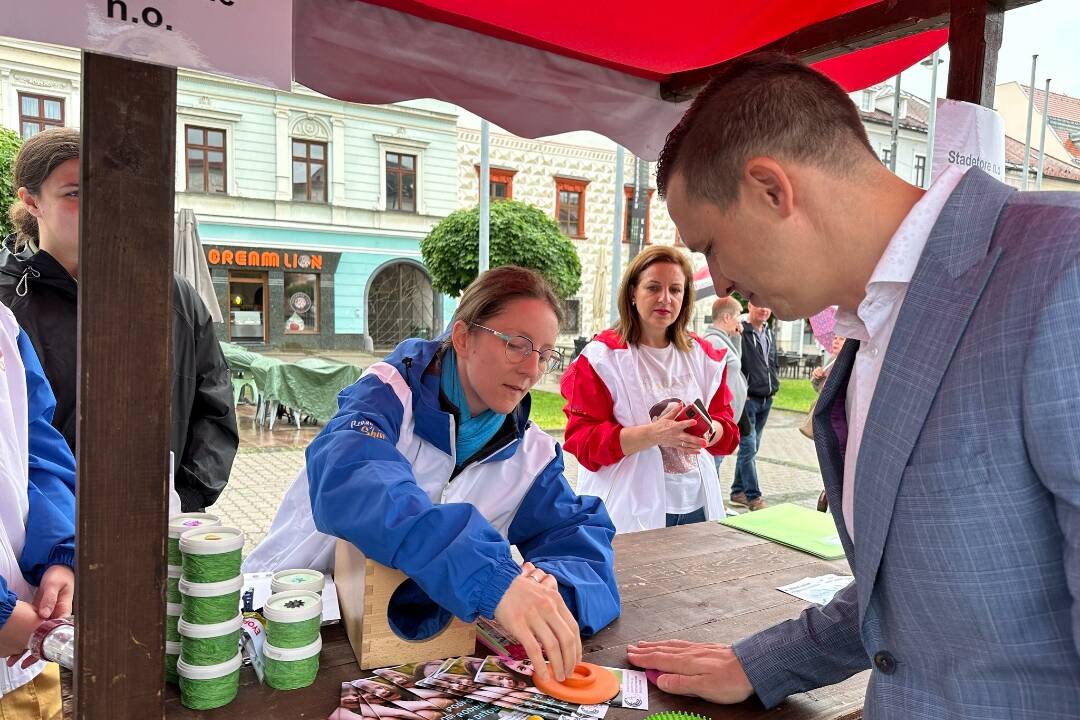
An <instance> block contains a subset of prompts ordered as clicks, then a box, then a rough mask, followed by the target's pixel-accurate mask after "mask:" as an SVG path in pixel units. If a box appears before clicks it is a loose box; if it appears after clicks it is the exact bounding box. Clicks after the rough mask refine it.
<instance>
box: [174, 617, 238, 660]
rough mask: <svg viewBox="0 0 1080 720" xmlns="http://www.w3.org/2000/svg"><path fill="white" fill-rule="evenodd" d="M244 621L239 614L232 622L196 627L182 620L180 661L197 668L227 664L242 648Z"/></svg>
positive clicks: (180, 627)
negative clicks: (241, 626) (241, 635)
mask: <svg viewBox="0 0 1080 720" xmlns="http://www.w3.org/2000/svg"><path fill="white" fill-rule="evenodd" d="M243 621H244V618H243V616H242V615H240V614H239V613H237V614H236V617H234V618H233V619H232V620H229V621H226V622H222V623H215V624H213V625H196V624H194V623H189V622H188V621H186V620H181V621H180V624H179V630H180V659H181V660H183V661H184V662H185V663H187V664H188V665H196V666H204V665H217V664H219V663H223V662H225V661H226V660H228V659H229V658H231V657H232V656H233V655H235V654H236V652H237V650H238V649H239V647H240V624H241V623H242V622H243Z"/></svg>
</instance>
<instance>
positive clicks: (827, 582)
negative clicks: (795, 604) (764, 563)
mask: <svg viewBox="0 0 1080 720" xmlns="http://www.w3.org/2000/svg"><path fill="white" fill-rule="evenodd" d="M854 579H855V578H853V577H851V576H850V575H832V574H829V575H820V576H818V577H808V578H803V579H802V580H799V581H797V582H793V583H791V584H790V585H784V586H783V587H778V588H776V589H777V590H779V591H781V592H785V593H787V594H788V595H794V596H795V597H797V598H799V599H800V600H805V601H807V602H812V603H817V604H818V605H826V604H828V602H829V601H830V600H832V599H833V596H834V595H836V593H838V592H840V591H841V590H843V589H844V588H846V587H847V586H848V585H850V584H851V581H852V580H854Z"/></svg>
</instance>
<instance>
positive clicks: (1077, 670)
mask: <svg viewBox="0 0 1080 720" xmlns="http://www.w3.org/2000/svg"><path fill="white" fill-rule="evenodd" d="M657 176H658V187H659V190H660V193H661V195H665V194H666V197H667V200H668V209H669V211H670V213H671V216H672V218H673V219H674V220H675V222H676V224H677V225H678V227H679V231H680V234H681V235H682V237H683V240H684V241H685V243H686V245H687V246H688V247H690V248H691V249H692V250H696V251H700V252H704V253H705V254H706V255H707V257H708V261H709V265H710V269H711V271H712V276H713V281H714V284H715V286H716V289H717V291H718V292H724V291H729V292H730V291H732V290H739V291H740V292H741V293H742V294H743V295H744V296H749V298H751V299H753V300H754V301H755V302H760V303H762V304H765V305H768V306H770V307H772V308H773V310H774V311H775V312H776V313H777V315H778V316H780V317H781V318H787V319H794V318H799V317H808V316H810V315H813V314H814V313H816V312H818V311H820V310H821V309H822V308H824V307H826V306H828V305H838V306H839V312H838V318H837V324H838V327H837V332H838V333H840V334H843V335H845V336H846V337H848V338H849V339H848V341H847V343H846V344H845V345H844V348H843V350H842V351H841V353H840V355H839V357H838V358H837V360H836V364H835V365H834V366H833V369H832V372H831V374H830V377H829V379H828V381H827V382H826V384H825V387H824V389H823V391H822V394H821V396H820V399H819V401H818V404H817V411H816V414H815V418H814V435H815V442H816V443H817V450H818V458H819V460H820V464H821V469H822V474H823V476H824V480H825V488H826V492H827V493H828V497H829V507H830V510H831V512H832V514H833V517H834V519H835V521H836V524H837V527H838V528H839V531H840V538H841V541H842V542H843V545H844V550H845V551H846V553H847V557H848V561H849V563H850V564H851V567H852V569H853V573H854V576H855V580H854V582H853V583H852V584H851V585H850V586H848V587H847V588H846V589H844V590H843V591H841V592H840V593H838V594H837V596H836V597H835V598H834V599H833V601H832V602H830V603H829V604H828V605H825V606H823V607H818V606H814V607H811V608H809V609H807V610H806V611H804V612H803V613H802V615H801V616H800V617H799V618H797V619H795V620H790V621H787V622H784V623H781V624H779V625H776V626H774V627H772V628H769V629H767V630H764V631H762V632H759V633H757V634H755V635H752V636H750V637H748V638H745V639H743V640H741V641H739V642H736V643H735V644H734V646H727V645H716V644H697V643H689V642H684V641H679V640H673V641H666V642H660V643H638V644H636V645H631V646H630V647H629V648H628V649H627V654H628V657H629V659H630V661H631V662H632V663H634V664H635V665H639V666H641V667H645V668H655V669H658V670H660V671H662V672H663V674H661V675H660V677H659V681H658V684H659V686H660V688H661V689H663V690H667V691H669V692H675V693H682V694H687V695H696V696H700V697H702V698H705V699H708V700H713V701H715V702H739V701H742V700H745V699H746V698H748V697H750V696H751V695H752V694H755V693H756V695H757V697H758V698H759V699H760V701H761V702H762V703H764V704H765V705H766V706H767V707H772V706H774V705H776V704H778V703H780V702H781V701H783V699H784V698H785V697H786V696H788V695H790V694H792V693H796V692H801V691H805V690H809V689H812V688H815V687H820V686H823V685H829V684H832V683H836V682H838V681H840V680H843V679H844V678H846V677H849V676H850V675H852V674H854V673H856V672H859V671H861V670H865V669H868V668H869V669H871V674H870V682H869V687H868V690H867V695H866V705H865V717H867V718H868V719H873V720H877V719H881V718H889V719H891V718H897V719H899V718H904V719H905V720H907V719H910V718H970V719H971V720H976V719H977V720H988V719H997V718H1001V719H1004V718H1013V719H1015V718H1066V717H1070V718H1072V717H1077V716H1078V715H1080V332H1077V323H1078V321H1080V320H1078V319H1080V193H1049V192H1047V193H1018V192H1016V191H1014V190H1013V189H1012V188H1009V187H1007V186H1006V185H1003V184H1001V183H999V182H997V181H996V180H994V179H992V178H991V177H990V176H988V175H986V174H985V173H983V172H981V171H979V170H970V171H968V172H967V174H966V175H965V174H962V173H961V172H960V171H959V170H956V169H951V170H948V171H946V172H944V173H942V174H941V175H940V177H938V178H935V180H934V184H933V186H931V188H930V189H929V190H926V191H923V190H921V189H919V188H916V187H913V186H911V185H909V184H907V183H905V182H904V181H902V180H900V179H899V178H897V177H896V176H894V175H893V174H892V173H890V172H889V171H888V170H887V169H885V168H884V167H883V166H882V165H881V163H880V162H879V161H878V160H877V158H876V156H875V154H874V152H873V149H872V148H871V147H870V146H869V143H868V142H867V139H866V135H865V131H864V130H863V127H862V124H861V123H860V121H859V116H858V113H857V111H856V109H855V107H854V105H853V104H852V103H851V101H850V100H849V99H848V97H847V95H846V94H845V93H844V92H843V90H841V88H839V87H838V86H836V85H835V84H834V83H833V82H832V81H830V80H828V79H826V78H824V77H823V76H821V75H820V74H818V73H816V72H814V71H812V70H810V69H808V68H806V67H805V66H803V65H801V64H800V63H798V62H797V61H794V60H791V59H788V58H784V57H782V56H776V55H760V56H756V57H751V58H745V59H741V60H738V61H735V62H734V63H732V64H731V65H730V66H729V67H728V68H727V69H726V70H724V71H722V72H721V73H720V74H719V75H718V76H717V77H715V78H714V79H713V81H712V83H711V84H710V85H709V86H708V87H707V88H706V89H705V90H704V91H702V93H701V94H700V95H699V96H698V97H697V99H696V100H695V102H694V104H693V106H692V107H691V109H690V110H689V111H688V112H687V114H686V116H685V117H684V118H683V120H682V122H681V123H680V124H679V126H678V127H676V128H675V130H673V131H672V133H671V134H670V135H669V136H668V141H667V145H666V147H665V148H664V152H663V154H662V156H661V160H660V165H659V168H658V172H657ZM1031 318H1038V319H1039V320H1038V322H1037V323H1032V322H1031Z"/></svg>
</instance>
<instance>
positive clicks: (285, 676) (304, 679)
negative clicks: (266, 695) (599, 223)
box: [263, 637, 322, 690]
mask: <svg viewBox="0 0 1080 720" xmlns="http://www.w3.org/2000/svg"><path fill="white" fill-rule="evenodd" d="M321 651H322V638H321V637H320V638H316V639H315V642H313V643H311V644H309V645H305V646H303V647H298V648H279V647H274V646H273V645H271V644H270V639H269V638H267V642H266V644H265V645H263V663H264V665H265V672H266V684H267V685H269V686H270V687H272V688H274V689H275V690H298V689H299V688H305V687H307V686H308V685H310V684H311V683H313V682H315V676H316V675H318V673H319V653H320V652H321Z"/></svg>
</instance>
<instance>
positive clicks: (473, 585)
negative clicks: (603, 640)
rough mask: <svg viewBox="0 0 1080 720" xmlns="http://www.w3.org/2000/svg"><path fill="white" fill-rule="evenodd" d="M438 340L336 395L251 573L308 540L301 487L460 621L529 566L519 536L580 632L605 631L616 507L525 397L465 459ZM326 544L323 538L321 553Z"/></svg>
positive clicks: (327, 519) (325, 519) (325, 527)
mask: <svg viewBox="0 0 1080 720" xmlns="http://www.w3.org/2000/svg"><path fill="white" fill-rule="evenodd" d="M441 345H442V342H441V340H434V341H428V340H415V339H414V340H406V341H405V342H403V343H401V345H399V346H398V347H397V349H395V350H394V352H393V353H392V354H391V355H390V356H389V357H387V358H386V359H385V360H383V361H382V362H379V363H376V364H374V365H372V366H371V367H370V368H368V369H367V371H366V372H365V373H364V375H363V376H362V377H361V378H360V380H358V381H357V382H356V383H355V384H353V385H352V386H351V387H349V388H346V389H345V390H343V391H342V392H341V394H340V395H339V396H338V404H339V410H338V414H337V415H336V416H335V417H334V419H333V420H331V421H330V422H329V423H328V424H327V426H326V428H325V429H324V430H323V431H322V432H321V433H320V434H319V436H318V437H316V438H315V440H314V441H312V443H311V445H310V446H309V447H308V450H307V467H306V468H305V472H301V477H299V478H297V482H296V483H295V484H294V486H293V488H292V489H290V491H289V492H288V493H287V494H286V497H285V500H284V501H283V507H282V509H281V510H280V511H279V513H278V517H277V518H276V519H275V521H274V524H273V526H272V527H271V531H270V535H269V536H268V537H267V539H266V541H264V543H263V544H262V545H261V546H260V547H259V548H257V549H256V550H255V552H253V553H252V556H251V557H249V559H248V561H247V562H246V563H245V571H255V570H271V569H281V567H284V566H285V565H286V564H289V563H295V562H297V561H298V559H299V556H298V555H297V554H296V552H295V551H296V550H297V548H299V547H301V546H303V545H304V544H305V543H307V544H308V545H309V546H310V545H311V540H312V538H311V537H310V533H306V531H304V530H303V529H298V528H303V526H304V525H305V522H304V520H305V519H304V518H303V517H302V514H303V513H302V512H298V511H297V507H296V506H299V505H300V504H301V502H302V501H301V498H300V497H299V491H300V490H301V489H302V488H303V487H305V486H306V487H307V488H308V489H309V501H310V505H309V508H306V510H308V511H309V512H310V513H311V515H312V516H313V520H314V526H315V527H317V529H318V530H319V531H321V532H322V533H326V534H328V535H332V536H336V537H340V538H344V539H345V540H348V541H349V542H351V543H353V544H354V545H355V546H356V547H357V548H359V549H360V550H361V551H362V552H363V553H364V554H365V555H366V556H367V557H369V558H371V559H373V560H375V561H376V562H379V563H382V564H383V565H386V566H388V567H392V568H396V569H398V570H401V571H402V572H403V573H405V574H406V575H408V576H409V577H411V578H412V579H413V580H414V581H416V583H417V584H418V585H419V586H420V588H421V589H422V590H423V591H424V592H425V593H427V594H428V596H430V598H431V599H432V600H434V601H435V602H436V603H438V604H439V605H441V606H442V607H443V608H445V609H446V610H449V611H450V612H451V613H453V614H454V615H456V616H457V617H459V618H462V619H463V620H466V621H472V620H473V619H475V618H476V616H477V615H483V616H484V617H488V618H490V617H492V616H493V615H494V613H495V607H496V605H498V604H499V601H500V600H501V599H502V596H503V594H504V593H505V592H506V590H507V588H508V587H509V586H510V583H511V582H512V581H513V580H514V578H516V577H517V576H518V575H519V574H520V573H521V568H520V566H519V565H518V564H517V563H516V562H515V561H514V559H513V558H512V557H511V554H510V546H511V545H516V546H517V548H518V550H519V551H520V552H521V555H522V557H523V558H524V559H525V560H527V561H529V562H532V563H533V564H535V565H536V566H538V567H540V568H543V570H544V571H545V572H547V573H549V574H551V575H553V576H555V578H556V579H557V580H558V582H559V591H560V592H561V593H562V596H563V598H564V599H565V601H566V604H567V607H568V608H569V609H570V611H571V612H572V613H573V614H574V617H575V618H577V621H578V625H579V626H580V628H581V631H582V633H584V634H586V635H591V634H593V633H595V632H597V631H599V630H600V629H601V628H603V627H604V626H606V625H607V624H608V623H610V622H611V621H612V620H614V619H615V618H616V617H618V615H619V591H618V588H617V586H616V583H615V573H614V567H613V563H614V553H613V551H612V548H611V540H612V538H613V537H614V535H615V528H614V526H613V525H612V522H611V519H610V518H609V517H608V514H607V510H606V509H605V508H604V505H603V503H602V502H601V501H600V500H599V499H598V498H595V497H590V496H578V495H576V494H575V493H574V491H573V490H572V489H571V488H570V486H569V485H568V484H567V482H566V478H565V477H564V476H563V459H562V450H561V448H560V447H559V445H558V443H557V442H555V440H554V439H553V438H552V437H551V436H550V435H548V434H547V433H545V432H543V431H542V430H540V429H539V428H538V427H536V426H535V425H533V424H532V423H530V422H529V419H528V415H529V404H530V403H529V398H528V397H526V398H525V400H524V401H522V403H521V404H520V405H519V406H518V408H516V409H515V411H514V412H513V413H512V414H511V415H510V416H509V418H508V422H507V423H506V424H505V425H504V426H503V428H502V430H500V431H499V432H498V433H496V436H495V438H493V440H492V442H490V443H489V444H488V446H487V447H485V448H484V449H483V450H481V451H480V452H479V453H477V454H476V456H475V457H474V458H473V459H472V460H471V461H470V462H468V463H467V464H466V465H465V466H464V467H463V468H460V469H459V468H457V467H456V455H455V446H454V436H455V434H454V424H455V417H454V415H453V414H451V413H449V412H447V411H446V410H443V409H442V405H441V403H440V390H439V374H438V373H429V372H426V371H427V369H428V368H429V367H430V366H431V365H432V362H433V361H434V360H435V356H436V354H437V353H438V350H439V348H440V347H441ZM290 504H291V505H293V507H287V506H288V505H290ZM327 550H328V548H327V547H326V546H325V543H323V545H322V547H321V548H320V549H319V550H318V553H321V554H322V555H323V557H325V556H326V551H327ZM301 554H302V553H301ZM314 557H315V556H314V555H310V554H309V557H308V558H305V559H307V560H312V559H313V558H314ZM289 566H290V567H295V566H296V565H295V564H291V565H289Z"/></svg>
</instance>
